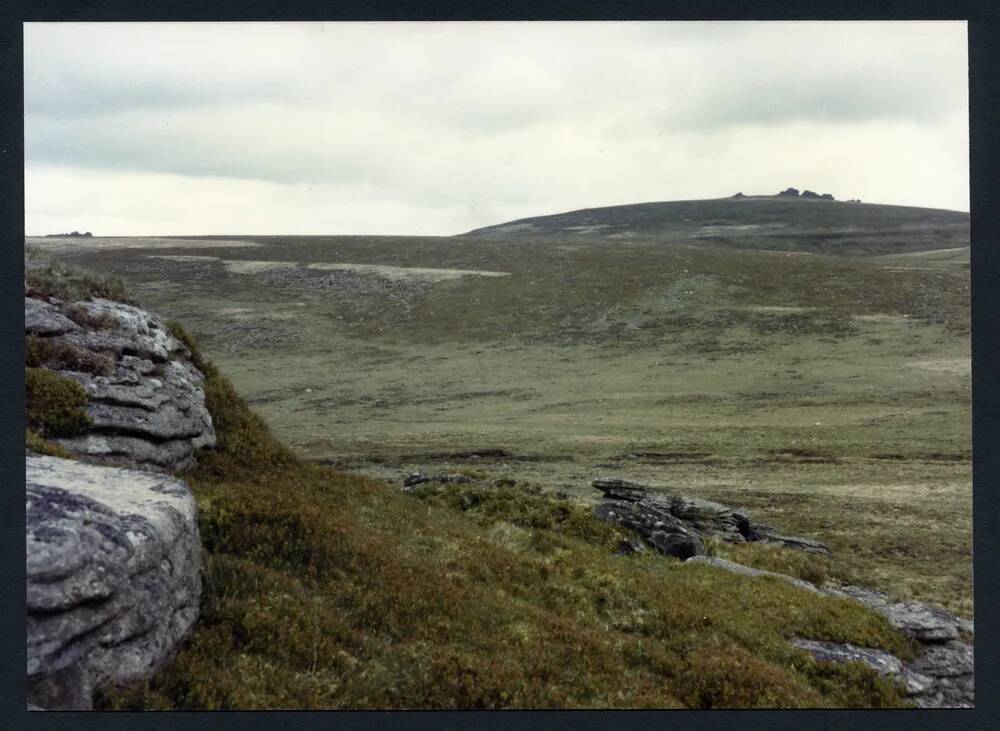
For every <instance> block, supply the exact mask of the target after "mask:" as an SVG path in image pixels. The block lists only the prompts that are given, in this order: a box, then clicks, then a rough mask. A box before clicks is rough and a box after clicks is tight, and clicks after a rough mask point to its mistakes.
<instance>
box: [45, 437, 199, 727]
mask: <svg viewBox="0 0 1000 731" xmlns="http://www.w3.org/2000/svg"><path fill="white" fill-rule="evenodd" d="M25 507H26V513H27V521H26V542H27V650H28V653H27V676H28V685H29V691H28V701H29V702H30V703H33V704H35V705H37V706H40V707H42V708H45V709H49V710H52V709H84V708H89V707H90V706H91V698H92V694H93V691H94V689H96V688H98V687H101V686H104V685H109V684H121V683H130V682H135V681H139V680H144V679H147V678H149V677H151V676H152V674H153V673H154V672H155V671H156V670H157V669H159V668H160V667H162V666H163V664H165V663H166V662H167V661H169V660H170V659H171V658H172V657H173V655H174V654H175V652H176V650H177V647H178V644H179V642H180V641H181V640H182V639H183V638H184V636H185V635H186V634H187V633H188V631H189V630H190V628H191V626H192V624H193V623H194V621H195V619H196V617H197V615H198V601H199V598H200V595H201V579H200V575H199V570H200V560H201V559H200V557H201V546H200V540H199V536H198V527H197V520H196V505H195V500H194V497H193V496H192V495H191V492H190V490H189V489H188V486H187V485H186V484H185V483H184V482H183V481H181V480H178V479H176V478H172V477H167V476H164V475H159V474H155V473H150V472H140V471H136V470H126V469H118V468H111V467H101V466H96V465H88V464H83V463H80V462H75V461H72V460H64V459H58V458H56V457H39V456H29V457H27V470H26V493H25Z"/></svg>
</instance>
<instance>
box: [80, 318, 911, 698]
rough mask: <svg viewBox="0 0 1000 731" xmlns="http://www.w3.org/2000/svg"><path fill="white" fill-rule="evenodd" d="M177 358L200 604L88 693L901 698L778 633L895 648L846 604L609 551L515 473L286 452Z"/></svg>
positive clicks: (227, 392)
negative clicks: (211, 434) (192, 424)
mask: <svg viewBox="0 0 1000 731" xmlns="http://www.w3.org/2000/svg"><path fill="white" fill-rule="evenodd" d="M173 329H174V333H175V334H176V335H178V336H179V337H181V338H182V339H184V340H185V342H187V343H188V344H189V347H193V346H194V344H193V343H192V342H191V340H190V338H186V337H185V336H184V334H183V332H182V331H181V330H180V329H179V328H178V327H177V326H174V328H173ZM194 358H195V359H196V361H197V362H198V363H199V364H200V365H201V367H203V368H204V369H205V372H206V375H207V378H206V384H205V389H206V395H207V402H208V405H209V409H210V411H211V413H212V416H213V420H214V421H215V424H216V429H217V433H218V437H219V444H218V447H217V448H216V449H215V450H210V451H204V452H202V453H201V454H200V460H199V465H198V467H197V468H196V469H195V470H194V471H193V472H192V473H190V474H188V475H187V476H186V478H187V479H188V481H189V482H190V484H191V486H192V489H193V490H194V492H195V495H196V497H197V499H198V505H199V528H200V531H201V538H202V542H203V546H204V550H203V577H204V590H203V598H202V607H201V617H200V619H199V621H198V624H197V625H196V628H195V631H194V634H193V635H192V637H191V638H190V640H189V641H188V642H187V644H186V646H185V647H184V648H183V649H182V650H181V652H180V653H179V655H178V657H177V659H176V660H175V661H174V662H173V663H172V664H171V665H170V666H169V667H167V668H166V669H165V670H164V671H163V672H161V673H160V674H159V675H158V676H157V677H156V678H154V680H153V681H151V682H149V683H147V684H144V685H143V686H141V687H133V688H125V689H113V690H111V691H108V692H105V693H102V694H101V696H100V698H99V700H98V702H99V706H100V707H104V708H184V709H230V708H588V707H615V708H631V707H656V708H674V707H692V708H714V707H741V708H742V707H830V706H845V705H851V706H869V707H887V706H898V705H902V704H903V699H902V697H901V696H900V694H899V691H898V690H897V689H896V688H895V687H893V686H892V685H891V684H890V683H889V682H888V681H886V680H884V679H881V678H879V677H878V676H877V675H876V674H875V673H874V672H873V671H871V670H868V669H865V668H862V667H860V666H842V667H838V666H827V665H822V664H818V663H816V662H815V661H813V660H812V659H811V658H810V656H809V655H808V654H806V653H803V652H801V651H797V650H795V649H793V648H792V647H791V646H790V645H789V644H788V643H787V639H788V638H790V637H792V636H800V637H810V638H817V639H827V640H832V641H841V642H852V643H855V644H859V645H864V646H869V647H879V648H883V649H886V650H889V651H892V652H895V653H898V654H900V655H901V656H908V654H909V653H911V652H912V648H911V647H910V645H909V644H908V643H907V641H906V640H904V638H902V637H901V636H900V635H899V634H897V633H896V632H895V631H893V630H892V629H891V628H890V627H889V626H888V625H887V623H886V622H885V620H884V619H883V618H882V617H881V616H880V615H877V614H875V613H873V612H871V611H868V610H866V609H864V608H863V607H861V606H860V605H858V604H856V603H853V602H849V601H843V600H832V599H827V598H822V597H817V596H814V595H812V594H810V593H808V592H804V591H801V590H798V589H796V588H794V587H791V586H788V585H786V584H783V583H782V582H778V581H773V580H767V579H750V578H747V577H739V576H732V575H730V574H728V573H724V572H720V571H718V570H715V569H713V568H711V567H705V566H685V565H683V564H681V563H680V562H677V561H674V560H671V559H665V558H661V557H657V556H645V557H623V556H617V555H615V554H614V552H613V545H614V543H615V542H616V541H615V539H616V537H617V530H618V529H616V528H613V527H611V526H608V525H606V524H602V523H599V522H598V521H597V520H596V519H595V518H594V517H593V516H592V515H590V514H589V513H588V512H587V511H585V510H583V509H582V508H579V507H576V506H572V505H568V504H567V503H566V502H565V501H562V500H558V499H557V498H552V497H549V496H546V495H543V494H540V493H537V492H536V491H533V490H531V489H525V488H524V487H523V486H510V485H506V486H504V485H500V486H497V485H493V486H489V485H478V486H477V485H460V486H453V488H452V487H448V488H444V487H441V486H433V485H431V486H425V487H424V488H423V490H421V491H418V493H423V494H422V495H421V494H414V495H409V494H405V493H403V492H401V491H399V490H398V489H397V488H393V487H391V486H389V485H387V484H385V483H383V482H380V481H377V480H373V479H370V478H365V477H360V476H353V475H348V474H344V473H339V472H336V471H335V470H332V469H330V468H327V467H322V466H318V465H314V464H309V463H305V462H302V461H300V460H299V459H297V458H296V457H294V456H293V455H292V454H291V453H290V452H289V451H288V450H287V449H285V448H283V447H282V446H281V445H279V444H277V443H276V442H275V441H274V440H273V439H272V438H271V437H270V435H269V434H268V431H267V429H266V426H265V425H264V424H263V422H262V421H261V420H260V419H259V418H258V417H256V415H254V414H253V412H252V411H251V410H250V409H249V408H248V406H247V405H246V404H245V402H243V401H242V399H240V398H239V396H238V395H237V394H236V393H235V391H234V390H233V389H232V387H231V386H229V384H228V383H227V382H226V381H225V379H224V378H223V377H222V376H221V375H220V374H219V373H218V371H216V370H215V369H214V368H212V367H211V365H210V364H208V363H206V362H205V361H204V358H203V357H202V356H201V355H200V354H198V352H197V349H194ZM505 526H509V529H505ZM512 531H513V532H516V533H519V534H520V535H521V536H522V537H523V538H524V540H511V534H512Z"/></svg>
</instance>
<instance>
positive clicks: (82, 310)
mask: <svg viewBox="0 0 1000 731" xmlns="http://www.w3.org/2000/svg"><path fill="white" fill-rule="evenodd" d="M65 315H66V317H68V318H69V319H70V320H72V321H73V322H75V323H76V324H77V325H80V326H82V327H88V328H91V329H93V330H109V329H111V328H113V327H115V325H117V323H118V320H117V318H115V316H114V315H112V314H110V313H108V312H101V313H99V314H94V313H93V312H91V311H90V310H88V309H87V308H86V307H83V306H82V305H79V304H77V305H72V306H71V307H68V308H66V311H65Z"/></svg>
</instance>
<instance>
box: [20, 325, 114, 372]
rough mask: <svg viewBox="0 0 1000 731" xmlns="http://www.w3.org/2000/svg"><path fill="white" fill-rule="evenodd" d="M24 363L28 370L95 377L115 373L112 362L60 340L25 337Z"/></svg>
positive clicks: (104, 356)
mask: <svg viewBox="0 0 1000 731" xmlns="http://www.w3.org/2000/svg"><path fill="white" fill-rule="evenodd" d="M24 356H25V363H26V365H27V366H28V367H30V368H50V369H52V370H57V371H78V372H80V373H92V374H94V375H96V376H109V375H111V374H112V373H114V372H115V362H114V360H113V359H112V358H111V357H109V356H107V355H104V354H102V353H95V352H94V351H92V350H89V349H87V348H81V347H79V346H77V345H73V344H72V343H68V342H66V341H65V340H62V339H56V338H45V337H39V336H38V335H34V334H32V335H27V336H25V338H24Z"/></svg>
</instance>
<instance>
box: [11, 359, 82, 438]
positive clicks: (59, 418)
mask: <svg viewBox="0 0 1000 731" xmlns="http://www.w3.org/2000/svg"><path fill="white" fill-rule="evenodd" d="M24 378H25V385H26V388H27V422H28V427H29V428H30V429H32V430H34V431H35V432H36V433H37V434H38V435H39V436H42V437H71V436H74V435H76V434H80V433H81V432H84V431H86V430H87V428H88V427H90V425H91V421H90V418H89V417H88V416H87V414H86V412H85V411H84V409H85V408H86V406H87V392H86V391H84V390H83V386H81V385H80V384H79V383H77V382H76V381H73V380H70V379H69V378H64V377H63V376H60V375H59V374H57V373H53V372H52V371H49V370H46V369H44V368H26V369H25V371H24Z"/></svg>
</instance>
